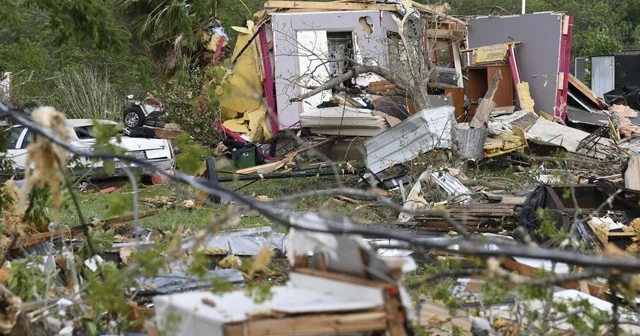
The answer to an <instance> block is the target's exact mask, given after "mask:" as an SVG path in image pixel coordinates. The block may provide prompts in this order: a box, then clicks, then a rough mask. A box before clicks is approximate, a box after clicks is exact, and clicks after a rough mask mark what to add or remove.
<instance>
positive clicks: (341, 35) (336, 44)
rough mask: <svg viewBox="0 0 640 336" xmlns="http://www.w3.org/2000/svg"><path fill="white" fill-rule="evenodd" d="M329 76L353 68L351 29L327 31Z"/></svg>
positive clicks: (337, 74)
mask: <svg viewBox="0 0 640 336" xmlns="http://www.w3.org/2000/svg"><path fill="white" fill-rule="evenodd" d="M327 42H328V45H329V76H331V77H338V76H340V75H342V74H343V73H345V72H346V71H348V70H349V69H351V68H353V60H354V52H353V35H352V32H351V31H344V32H327Z"/></svg>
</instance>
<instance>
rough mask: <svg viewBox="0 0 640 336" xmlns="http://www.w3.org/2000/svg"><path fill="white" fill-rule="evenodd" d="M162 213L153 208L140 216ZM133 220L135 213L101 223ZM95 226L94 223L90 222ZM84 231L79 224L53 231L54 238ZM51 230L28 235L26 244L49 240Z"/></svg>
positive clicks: (30, 244)
mask: <svg viewBox="0 0 640 336" xmlns="http://www.w3.org/2000/svg"><path fill="white" fill-rule="evenodd" d="M159 213H160V209H157V210H151V211H147V212H143V213H141V214H140V215H139V216H138V218H139V219H142V218H146V217H150V216H154V215H157V214H159ZM132 220H133V215H126V216H121V217H117V218H112V219H109V220H106V221H104V222H101V225H102V227H103V228H105V229H108V228H109V227H110V226H113V225H116V224H122V223H126V222H131V221H132ZM88 225H91V226H93V225H92V224H88ZM83 231H84V225H78V226H74V227H72V228H71V229H70V230H65V231H64V232H55V233H53V239H59V238H62V237H67V236H69V235H71V236H72V235H74V234H79V233H81V232H83ZM51 235H52V233H51V232H42V233H36V234H33V235H31V236H29V237H27V239H26V241H25V246H26V247H29V246H32V245H35V244H40V243H42V242H44V241H47V240H49V239H51Z"/></svg>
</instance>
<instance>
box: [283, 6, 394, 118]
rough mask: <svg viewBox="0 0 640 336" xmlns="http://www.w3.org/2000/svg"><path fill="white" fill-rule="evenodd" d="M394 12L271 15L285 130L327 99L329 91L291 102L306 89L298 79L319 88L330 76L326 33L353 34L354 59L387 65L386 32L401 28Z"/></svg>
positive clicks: (366, 62) (382, 65) (381, 65)
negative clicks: (396, 21)
mask: <svg viewBox="0 0 640 336" xmlns="http://www.w3.org/2000/svg"><path fill="white" fill-rule="evenodd" d="M392 15H395V14H393V13H391V12H384V11H370V10H369V11H367V10H364V11H344V12H313V13H275V14H272V20H271V29H272V31H273V42H274V43H273V48H274V65H275V69H277V72H276V75H275V82H276V97H277V98H276V99H277V106H278V121H279V123H280V129H286V128H289V127H291V126H293V125H295V124H296V123H297V122H298V121H299V120H300V113H302V112H303V111H304V110H306V109H309V108H314V107H316V106H317V105H318V104H320V103H321V102H322V101H323V100H328V95H329V94H330V93H329V92H328V91H327V92H324V93H321V94H318V95H316V96H314V97H311V98H309V99H305V100H304V101H302V102H290V100H291V98H294V97H297V96H298V95H300V94H301V93H303V92H304V90H306V89H304V88H301V87H300V86H299V85H296V83H298V82H302V83H303V85H307V86H317V85H319V84H321V83H323V82H324V81H326V80H327V79H329V78H330V70H329V66H328V54H329V50H328V48H329V47H328V40H327V34H328V33H329V34H331V33H337V32H351V34H352V37H353V47H354V53H355V55H354V57H355V61H356V62H358V63H364V64H367V65H376V64H377V65H379V66H380V67H383V68H386V67H387V65H388V64H389V61H388V54H387V32H397V31H398V28H397V25H396V23H395V22H394V20H393V18H392ZM363 18H364V19H363ZM300 79H302V81H300Z"/></svg>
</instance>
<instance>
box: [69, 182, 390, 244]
mask: <svg viewBox="0 0 640 336" xmlns="http://www.w3.org/2000/svg"><path fill="white" fill-rule="evenodd" d="M343 181H344V183H345V185H347V186H354V185H355V183H356V181H357V178H355V177H346V178H344V179H343ZM246 184H247V182H245V181H241V182H230V183H223V186H225V187H227V188H230V189H232V190H234V189H237V188H240V187H242V186H244V185H246ZM337 186H338V184H337V182H336V180H335V178H333V177H320V178H315V177H312V178H290V179H274V180H261V181H257V182H255V183H252V184H250V185H247V186H246V187H244V188H241V189H239V190H238V193H240V194H242V195H244V196H248V197H256V196H267V197H269V198H271V199H275V198H279V197H282V196H288V195H293V194H296V193H300V192H304V191H309V190H321V189H331V188H335V187H337ZM188 189H189V191H190V192H191V193H193V192H194V189H192V188H188ZM77 195H78V197H79V202H80V207H81V210H82V214H83V216H84V218H85V219H86V220H91V219H92V218H98V219H100V220H105V219H109V218H112V217H117V216H123V215H128V214H132V213H133V208H132V193H131V187H130V186H125V187H123V188H120V189H119V190H118V191H117V192H115V193H111V194H94V193H89V194H79V193H77ZM158 196H167V197H172V196H175V197H176V200H175V204H176V205H175V206H172V207H170V208H165V209H163V210H162V211H161V212H160V213H159V214H157V215H155V216H151V217H147V218H143V219H141V220H140V225H141V226H142V227H145V228H154V229H158V230H161V231H168V232H173V231H175V230H176V229H177V227H178V225H180V224H184V225H185V228H191V229H201V228H204V227H207V226H209V225H211V224H212V223H214V221H215V220H216V217H217V216H220V215H221V214H223V213H224V212H225V211H226V209H227V207H228V206H230V205H216V206H213V207H209V206H206V207H207V209H206V210H199V209H193V210H190V209H186V208H185V207H182V206H181V205H182V202H183V201H184V200H187V199H194V197H193V194H187V193H184V192H182V191H181V190H179V189H178V188H176V187H171V186H145V187H142V188H141V189H140V193H139V196H138V197H139V200H140V201H142V200H143V199H144V198H154V197H158ZM65 203H66V205H67V206H66V207H65V208H64V209H63V211H62V213H61V222H62V223H63V224H67V225H71V226H73V225H77V224H79V219H78V215H77V212H76V211H75V208H74V207H73V206H72V202H65ZM363 204H365V203H363ZM231 206H234V205H231ZM321 206H326V207H327V208H328V209H329V210H332V211H336V212H340V213H343V214H347V215H350V216H351V217H352V218H355V220H357V221H360V222H362V223H370V222H376V221H383V220H384V218H383V217H384V216H387V215H389V216H394V214H393V213H392V212H390V211H383V210H380V211H373V212H372V211H371V208H370V207H363V208H361V209H359V210H357V207H358V205H354V204H348V203H347V204H344V203H341V202H334V201H331V199H330V198H329V197H317V198H311V199H302V200H300V201H298V202H296V203H295V204H294V206H293V208H294V209H295V210H297V211H306V210H311V209H317V208H319V207H321ZM113 208H118V209H121V210H125V211H118V212H117V216H114V215H112V214H111V213H113V211H110V210H114V209H113ZM153 209H156V207H154V206H149V205H146V204H143V203H142V202H139V211H140V212H145V211H149V210H153ZM110 212H111V213H110ZM264 225H273V223H271V222H270V221H269V220H268V219H266V218H265V217H263V216H261V215H259V214H257V213H244V214H243V217H242V218H241V220H240V223H239V224H238V225H236V226H234V227H224V229H231V228H242V227H259V226H264ZM122 227H123V229H122V230H124V231H125V232H126V231H127V229H129V230H130V229H131V223H127V224H125V225H122ZM279 229H284V228H279Z"/></svg>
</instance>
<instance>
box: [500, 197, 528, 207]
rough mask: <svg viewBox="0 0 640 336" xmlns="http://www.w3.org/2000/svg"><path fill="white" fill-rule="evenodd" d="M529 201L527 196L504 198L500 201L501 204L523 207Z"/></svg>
mask: <svg viewBox="0 0 640 336" xmlns="http://www.w3.org/2000/svg"><path fill="white" fill-rule="evenodd" d="M526 201H527V198H526V197H525V196H504V197H502V200H500V204H509V205H523V204H524V202H526Z"/></svg>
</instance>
